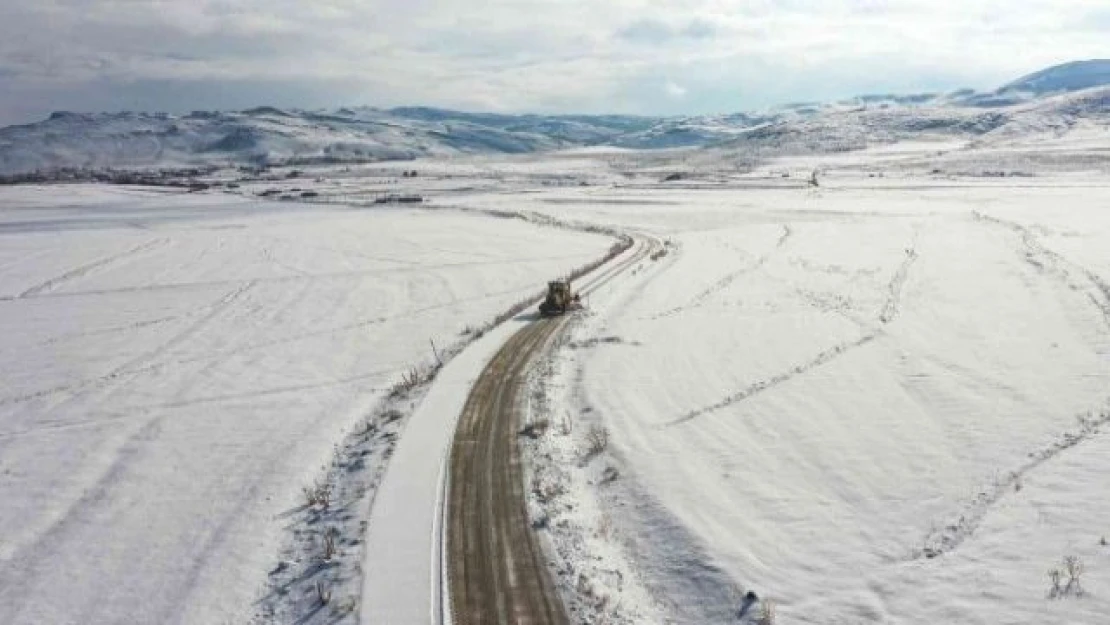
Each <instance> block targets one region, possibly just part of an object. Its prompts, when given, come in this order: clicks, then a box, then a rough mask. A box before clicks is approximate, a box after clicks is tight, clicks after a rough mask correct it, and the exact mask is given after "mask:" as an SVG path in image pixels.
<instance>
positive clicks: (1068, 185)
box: [473, 135, 1110, 624]
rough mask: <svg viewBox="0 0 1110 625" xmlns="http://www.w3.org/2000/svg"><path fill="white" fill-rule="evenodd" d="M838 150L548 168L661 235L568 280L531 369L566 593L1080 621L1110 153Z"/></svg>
mask: <svg viewBox="0 0 1110 625" xmlns="http://www.w3.org/2000/svg"><path fill="white" fill-rule="evenodd" d="M1103 137H1104V141H1105V139H1106V136H1105V135H1103ZM918 156H922V155H921V154H919V155H918ZM814 160H816V159H812V160H811V161H810V162H811V166H815V165H820V163H819V162H816V163H815V162H814ZM836 161H837V162H838V163H839V165H838V168H837V169H836V170H834V171H831V172H830V173H829V174H828V175H827V176H826V178H825V181H824V183H823V184H822V186H821V187H820V188H818V189H769V188H746V189H745V188H741V187H740V185H741V182H740V181H735V182H736V188H732V189H728V190H720V189H712V188H705V187H703V188H697V189H695V188H684V189H682V190H679V191H668V190H662V189H659V188H656V189H654V190H651V191H645V190H643V189H634V190H631V189H604V190H592V191H578V190H575V191H565V192H563V193H561V194H559V195H560V197H559V199H558V202H555V204H556V205H557V206H559V207H560V210H561V211H564V214H565V213H566V212H570V213H572V214H574V215H575V216H577V217H579V218H582V219H590V218H593V219H604V220H606V221H611V222H619V223H624V224H626V225H627V226H628V227H631V228H636V229H640V230H642V231H647V232H650V233H652V234H654V235H656V236H660V237H663V238H665V239H667V240H668V241H670V242H671V243H672V249H676V250H677V252H676V253H672V254H669V255H668V256H667V257H665V258H662V259H659V260H657V261H656V262H646V263H645V266H644V267H643V268H642V270H641V271H640V272H639V274H638V276H637V277H635V278H632V279H631V280H628V281H625V282H622V283H619V284H614V285H612V286H611V288H610V289H608V290H607V291H606V292H604V293H598V294H595V295H594V296H592V297H591V301H590V307H591V311H592V312H591V314H590V315H589V316H587V317H586V318H585V319H583V320H582V321H581V323H579V324H578V325H577V326H576V328H575V330H574V332H573V334H572V336H571V337H569V340H568V341H567V343H566V344H565V346H564V347H563V348H562V349H561V350H560V351H559V352H558V353H557V354H556V355H555V356H554V357H553V359H552V361H551V362H549V363H548V365H547V367H546V368H545V369H544V370H543V371H541V372H540V373H539V374H538V379H537V380H536V385H537V393H536V396H537V397H539V398H541V399H540V400H539V401H537V402H535V404H536V405H534V406H533V408H532V411H533V418H549V419H550V420H551V423H552V427H551V429H550V430H549V433H548V434H547V435H546V436H545V437H544V439H541V440H540V441H539V442H538V443H537V444H534V445H530V446H531V448H532V454H533V457H534V458H535V463H536V464H535V469H534V475H535V476H538V479H539V485H540V488H539V489H537V491H541V490H542V491H546V493H547V494H546V495H543V496H541V495H538V494H537V495H534V498H535V500H534V501H533V506H535V507H536V509H537V510H540V511H542V512H537V513H536V514H538V515H541V516H543V517H545V523H546V526H547V527H548V528H550V529H548V530H545V531H548V532H549V533H550V535H551V538H552V541H551V542H552V547H553V549H554V550H555V552H556V553H557V555H558V557H557V558H556V560H557V564H556V567H555V568H556V570H557V571H558V573H559V577H560V580H561V581H562V582H564V587H565V589H566V590H567V596H568V598H569V599H570V600H571V601H572V603H574V604H577V605H579V606H582V609H583V610H585V611H586V612H587V613H595V614H596V613H600V614H605V615H607V616H608V617H609V618H612V619H614V620H617V621H622V620H623V621H625V622H632V623H638V622H650V621H666V622H682V623H708V622H735V621H736V619H737V618H738V615H739V613H740V611H741V609H742V606H743V605H744V601H743V595H744V593H745V592H747V591H749V590H751V591H754V592H755V593H756V594H757V595H758V596H759V597H760V598H762V599H764V600H765V601H764V603H773V604H774V612H775V613H776V618H777V620H776V622H785V623H820V624H830V623H843V624H853V623H937V622H943V623H983V624H988V623H991V624H993V623H1031V622H1059V623H1089V624H1095V623H1104V622H1106V618H1107V617H1106V615H1107V614H1110V599H1108V597H1110V547H1108V546H1107V545H1106V541H1108V540H1110V536H1107V535H1108V534H1110V496H1108V495H1110V490H1108V488H1110V486H1108V482H1107V480H1106V478H1107V475H1110V437H1108V434H1110V432H1108V431H1107V430H1110V213H1107V209H1108V208H1110V178H1107V177H1106V175H1105V174H1101V173H1100V174H1094V175H1091V174H1088V175H1061V176H1056V177H1053V176H1038V177H1034V178H1029V179H1024V178H1023V179H1020V180H1017V181H1015V180H1005V181H990V180H975V179H963V178H961V179H950V178H947V177H944V178H940V179H936V178H932V179H930V178H926V177H921V176H908V175H906V174H905V172H901V171H899V170H898V169H897V168H889V167H887V168H886V169H887V173H888V174H890V175H888V176H885V177H884V178H882V179H881V180H880V179H875V178H871V177H869V176H868V175H867V174H866V173H864V172H872V173H873V172H874V169H875V160H874V159H870V158H868V156H867V155H863V157H862V158H860V157H857V161H856V162H854V163H853V162H851V159H850V158H848V157H844V156H841V157H837V158H836ZM779 165H780V166H781V165H782V163H779ZM826 165H827V163H826ZM753 186H754V185H753ZM555 199H556V198H554V197H551V196H550V195H549V196H548V197H544V198H539V200H538V201H537V203H536V206H535V208H536V209H537V210H553V209H551V208H550V207H551V206H552V201H553V200H555ZM637 199H639V200H642V203H641V204H637V203H636V200H637ZM473 202H474V203H476V204H478V203H480V204H483V205H489V204H491V203H495V202H496V201H495V200H493V199H485V198H480V199H475V200H473ZM545 206H546V208H545ZM598 426H600V427H604V428H607V429H608V432H609V441H610V443H609V450H608V452H607V453H605V454H601V455H600V456H596V457H595V456H592V455H591V454H588V453H587V452H586V451H585V450H586V448H587V447H588V441H587V437H588V433H589V432H590V430H591V429H593V428H594V427H598ZM551 482H555V483H557V484H560V486H557V487H554V486H552V485H551ZM563 490H565V491H566V492H565V493H564V494H557V495H556V496H554V497H551V496H550V493H552V492H554V493H559V492H560V491H563ZM1068 556H1074V557H1076V558H1077V559H1078V561H1079V562H1081V563H1082V565H1083V566H1084V567H1085V570H1084V572H1083V573H1082V574H1081V575H1080V579H1079V583H1078V585H1074V584H1073V585H1072V586H1071V588H1070V589H1062V590H1061V591H1060V592H1059V593H1057V594H1058V595H1060V596H1059V597H1057V598H1052V597H1051V596H1050V595H1051V594H1052V590H1051V589H1052V583H1051V581H1050V578H1049V576H1048V575H1047V571H1049V570H1050V569H1051V568H1057V567H1059V568H1063V564H1062V560H1063V558H1065V557H1068ZM1068 580H1069V576H1068V574H1067V573H1064V575H1063V577H1062V581H1061V582H1060V586H1061V587H1066V585H1067V582H1068ZM1080 587H1081V588H1082V591H1079V588H1080ZM767 600H769V601H767ZM763 609H764V608H763V604H756V605H753V606H752V607H751V608H750V609H749V610H748V611H747V618H750V619H755V618H758V617H760V616H761V615H762V614H763Z"/></svg>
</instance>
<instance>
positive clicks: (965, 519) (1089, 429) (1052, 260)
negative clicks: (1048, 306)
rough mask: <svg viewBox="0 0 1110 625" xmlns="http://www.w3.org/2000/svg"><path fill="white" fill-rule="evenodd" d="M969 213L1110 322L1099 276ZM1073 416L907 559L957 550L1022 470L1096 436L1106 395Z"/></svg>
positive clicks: (1020, 230) (1018, 228)
mask: <svg viewBox="0 0 1110 625" xmlns="http://www.w3.org/2000/svg"><path fill="white" fill-rule="evenodd" d="M972 217H973V218H974V219H975V220H976V221H980V222H983V223H987V224H991V225H994V226H997V227H1000V228H1004V229H1006V230H1009V231H1011V232H1013V233H1014V234H1016V235H1017V236H1018V237H1019V238H1020V239H1021V246H1022V249H1021V256H1022V260H1024V261H1025V262H1026V263H1028V264H1029V265H1031V266H1032V267H1033V268H1034V269H1036V270H1037V272H1038V273H1042V274H1043V273H1049V274H1055V278H1056V279H1057V280H1059V281H1061V282H1062V283H1063V284H1064V285H1065V286H1067V287H1069V288H1072V289H1075V290H1082V291H1085V292H1086V295H1087V297H1088V298H1089V299H1090V300H1091V303H1092V304H1094V305H1095V307H1096V308H1098V309H1099V311H1100V312H1101V313H1102V317H1103V320H1104V322H1105V323H1106V324H1107V326H1110V285H1108V284H1107V283H1106V282H1104V281H1103V280H1102V278H1101V277H1100V276H1098V275H1097V274H1095V273H1094V272H1092V271H1091V270H1089V269H1087V268H1086V267H1083V266H1082V265H1079V264H1077V263H1075V262H1073V261H1071V260H1068V259H1067V258H1065V257H1064V256H1062V255H1061V254H1058V253H1057V252H1054V251H1052V250H1050V249H1048V248H1047V247H1045V245H1044V244H1043V243H1041V242H1040V240H1039V239H1038V238H1037V235H1036V233H1034V231H1033V230H1032V229H1031V228H1029V227H1027V226H1024V225H1022V224H1019V223H1016V222H1012V221H1007V220H1004V219H999V218H997V217H992V216H990V215H987V214H985V213H982V212H979V211H974V212H973V213H972ZM1076 274H1078V275H1079V276H1081V280H1077V279H1076V277H1075V275H1076ZM1076 421H1077V422H1078V427H1077V428H1076V429H1074V430H1069V431H1067V432H1064V433H1063V434H1062V435H1061V436H1060V437H1059V438H1058V439H1057V440H1056V441H1055V442H1053V443H1051V444H1049V445H1047V446H1045V447H1043V448H1041V449H1040V450H1038V451H1035V452H1032V453H1030V454H1029V455H1028V457H1029V458H1030V460H1029V461H1028V462H1025V463H1024V464H1022V465H1020V466H1018V467H1017V468H1015V469H1013V470H1012V471H1010V472H1008V473H1006V474H1005V475H1004V476H1003V477H1000V478H997V479H995V480H994V481H993V482H992V483H991V484H990V485H989V486H987V487H985V488H983V489H982V490H980V491H979V493H977V494H976V495H975V497H974V498H972V499H971V500H970V501H968V502H965V503H964V504H963V507H962V508H961V510H960V512H959V513H957V514H956V515H953V518H952V519H951V520H949V521H947V522H945V523H943V524H942V525H941V526H940V527H937V528H935V529H933V530H932V531H931V532H929V534H928V535H927V536H926V537H925V539H924V541H923V546H922V547H921V548H920V549H917V550H915V551H914V553H913V555H912V556H911V558H910V559H911V560H917V559H921V558H936V557H939V556H942V555H944V554H946V553H949V552H951V551H954V550H956V549H958V548H959V547H960V545H962V544H963V543H964V542H966V541H967V539H969V538H971V537H972V536H974V534H975V532H976V530H978V529H979V526H980V525H981V524H982V522H983V519H985V518H986V516H987V514H989V513H990V511H991V509H992V508H994V506H995V505H997V504H998V502H1000V501H1001V500H1002V499H1003V498H1004V497H1005V496H1006V495H1007V494H1008V493H1012V492H1015V491H1016V490H1018V488H1019V485H1020V484H1021V480H1022V478H1024V477H1025V475H1026V474H1028V473H1030V472H1032V471H1034V470H1036V469H1037V468H1038V467H1040V466H1041V465H1043V464H1044V463H1046V462H1048V461H1049V460H1052V459H1053V458H1056V457H1057V456H1059V455H1060V454H1062V453H1063V452H1065V451H1067V450H1068V449H1071V448H1072V447H1075V446H1076V445H1078V444H1080V443H1082V442H1083V441H1085V440H1087V439H1089V438H1091V437H1093V436H1096V435H1097V434H1099V433H1100V432H1101V428H1102V427H1103V426H1104V425H1107V424H1110V400H1108V401H1107V403H1106V407H1104V408H1103V409H1101V410H1099V411H1091V412H1088V413H1085V414H1081V415H1079V416H1077V417H1076Z"/></svg>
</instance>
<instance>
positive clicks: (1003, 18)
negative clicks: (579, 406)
mask: <svg viewBox="0 0 1110 625" xmlns="http://www.w3.org/2000/svg"><path fill="white" fill-rule="evenodd" d="M1108 51H1110V2H1107V0H956V1H952V0H889V1H885V2H884V1H880V0H675V1H668V2H649V1H645V0H0V125H8V124H14V123H25V122H30V121H35V120H39V119H42V118H44V117H45V116H46V115H48V114H49V113H50V112H51V111H55V110H71V111H118V110H145V111H166V112H170V113H183V112H188V111H191V110H202V109H203V110H207V109H243V108H249V107H253V106H258V105H272V106H279V107H300V108H337V107H340V106H352V105H368V106H381V107H389V106H401V105H427V106H440V107H448V108H457V109H463V110H471V111H494V112H534V113H632V114H647V115H674V114H702V113H723V112H736V111H743V110H751V109H758V108H763V107H767V106H772V105H777V104H783V103H788V102H799V101H821V100H830V99H835V98H842V97H849V96H853V95H859V94H865V93H915V92H923V91H943V90H951V89H956V88H960V87H973V88H980V89H990V88H994V87H997V86H1000V85H1001V84H1004V83H1005V82H1008V81H1010V80H1012V79H1015V78H1017V77H1018V76H1021V75H1023V74H1026V73H1029V72H1031V71H1035V70H1038V69H1042V68H1044V67H1047V66H1050V65H1053V64H1056V63H1061V62H1066V61H1071V60H1079V59H1087V58H1105V57H1108V56H1110V53H1108Z"/></svg>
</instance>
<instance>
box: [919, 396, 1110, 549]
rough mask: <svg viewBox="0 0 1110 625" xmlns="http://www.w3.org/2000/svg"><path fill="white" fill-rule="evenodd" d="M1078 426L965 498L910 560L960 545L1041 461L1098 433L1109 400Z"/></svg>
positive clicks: (1108, 413)
mask: <svg viewBox="0 0 1110 625" xmlns="http://www.w3.org/2000/svg"><path fill="white" fill-rule="evenodd" d="M1076 421H1077V422H1078V426H1077V427H1076V428H1075V429H1074V430H1069V431H1067V432H1064V433H1063V434H1062V435H1060V437H1059V438H1058V439H1057V440H1056V441H1054V442H1053V443H1051V444H1049V445H1046V446H1045V447H1042V448H1041V449H1039V450H1037V451H1035V452H1033V453H1030V454H1029V456H1028V457H1029V458H1030V460H1029V461H1028V462H1026V463H1024V464H1022V465H1020V466H1018V467H1017V468H1016V469H1014V470H1012V471H1010V472H1009V473H1007V474H1005V475H1004V476H1002V477H999V478H997V479H995V480H994V482H992V483H991V485H990V486H988V487H986V488H984V489H982V490H980V491H979V493H978V494H977V495H976V496H975V497H974V498H973V499H972V500H971V501H969V502H967V503H966V504H965V505H964V507H963V509H962V510H961V511H960V513H959V515H958V516H956V517H955V518H953V519H952V520H950V521H948V522H946V523H944V524H943V525H941V526H940V527H939V528H936V529H934V530H933V531H931V532H930V533H929V534H928V535H927V536H926V537H925V540H924V546H923V547H921V548H920V549H918V550H916V551H914V553H913V555H912V556H911V558H910V559H911V560H919V559H922V558H936V557H939V556H942V555H944V554H946V553H949V552H951V551H954V550H955V549H957V548H959V546H960V545H962V544H963V543H964V542H965V541H966V540H967V539H968V538H971V537H972V536H973V535H974V534H975V531H976V530H977V529H979V526H980V525H981V524H982V523H983V519H985V518H986V516H987V514H988V513H989V512H990V511H991V509H992V508H993V507H994V506H995V505H996V504H997V503H998V502H999V501H1001V500H1002V498H1003V497H1005V496H1006V494H1007V493H1012V492H1016V491H1018V490H1019V489H1020V484H1021V480H1022V478H1024V477H1025V476H1026V474H1028V473H1030V472H1032V471H1034V470H1035V469H1037V468H1038V467H1040V466H1041V465H1043V464H1044V463H1046V462H1048V461H1050V460H1052V459H1054V458H1056V457H1057V456H1059V455H1060V454H1062V453H1064V452H1065V451H1067V450H1069V449H1071V448H1072V447H1075V446H1076V445H1078V444H1080V443H1082V442H1083V441H1086V440H1088V439H1090V438H1092V437H1094V436H1097V435H1098V434H1099V433H1100V432H1101V431H1102V427H1103V426H1105V425H1107V424H1110V401H1108V402H1107V403H1106V407H1104V408H1102V409H1101V410H1099V411H1097V412H1096V411H1091V412H1087V413H1085V414H1081V415H1079V416H1077V417H1076Z"/></svg>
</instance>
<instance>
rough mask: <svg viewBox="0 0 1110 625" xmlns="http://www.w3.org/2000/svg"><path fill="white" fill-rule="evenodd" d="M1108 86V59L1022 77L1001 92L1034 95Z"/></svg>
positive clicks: (1057, 66) (1055, 68) (1075, 63)
mask: <svg viewBox="0 0 1110 625" xmlns="http://www.w3.org/2000/svg"><path fill="white" fill-rule="evenodd" d="M1108 84H1110V59H1092V60H1089V61H1073V62H1071V63H1064V64H1062V65H1056V66H1053V67H1049V68H1048V69H1043V70H1041V71H1039V72H1034V73H1032V74H1029V75H1028V76H1022V77H1021V78H1019V79H1017V80H1015V81H1014V82H1012V83H1010V84H1008V85H1006V86H1004V87H1002V89H1001V90H1000V91H1002V92H1014V91H1017V92H1028V93H1035V94H1045V93H1059V92H1063V91H1079V90H1081V89H1089V88H1091V87H1099V86H1102V85H1108Z"/></svg>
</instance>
